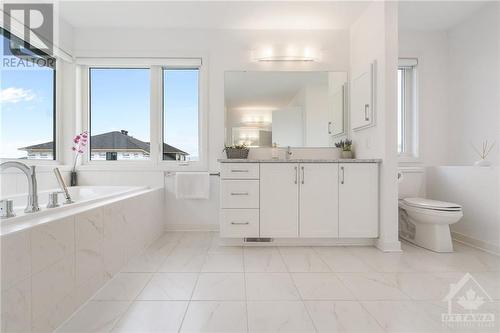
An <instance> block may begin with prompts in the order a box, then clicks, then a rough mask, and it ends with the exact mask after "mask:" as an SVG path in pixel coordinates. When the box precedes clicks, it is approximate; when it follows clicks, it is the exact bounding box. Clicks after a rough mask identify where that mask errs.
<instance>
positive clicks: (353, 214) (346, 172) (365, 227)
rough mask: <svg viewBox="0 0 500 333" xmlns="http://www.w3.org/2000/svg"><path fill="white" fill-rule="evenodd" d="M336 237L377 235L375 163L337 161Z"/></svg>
mask: <svg viewBox="0 0 500 333" xmlns="http://www.w3.org/2000/svg"><path fill="white" fill-rule="evenodd" d="M339 237H341V238H376V237H378V166H377V164H373V163H340V164H339Z"/></svg>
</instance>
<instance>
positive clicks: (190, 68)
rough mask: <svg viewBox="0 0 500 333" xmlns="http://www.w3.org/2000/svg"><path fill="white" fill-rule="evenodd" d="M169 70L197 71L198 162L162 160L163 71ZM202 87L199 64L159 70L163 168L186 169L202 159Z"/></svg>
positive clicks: (163, 136)
mask: <svg viewBox="0 0 500 333" xmlns="http://www.w3.org/2000/svg"><path fill="white" fill-rule="evenodd" d="M169 69H172V70H176V69H177V70H183V69H185V70H194V69H197V70H198V157H199V159H198V161H194V162H193V161H185V160H184V161H182V160H179V161H173V160H172V161H169V160H164V159H163V144H164V143H165V135H164V134H165V129H164V126H165V96H164V94H163V93H164V91H165V86H164V84H165V82H164V76H163V75H164V72H165V70H169ZM201 88H202V86H201V64H200V65H198V66H163V67H162V69H161V118H160V120H161V122H160V124H161V128H160V131H161V139H160V164H162V165H165V166H168V165H172V164H177V166H181V167H186V166H188V167H189V165H190V164H192V165H195V164H198V163H199V162H200V161H202V160H203V157H202V149H201V146H202V144H203V141H202V139H201V133H202V126H201V122H202V119H201V116H202V115H201V98H202V97H201V90H202V89H201ZM179 170H180V169H179Z"/></svg>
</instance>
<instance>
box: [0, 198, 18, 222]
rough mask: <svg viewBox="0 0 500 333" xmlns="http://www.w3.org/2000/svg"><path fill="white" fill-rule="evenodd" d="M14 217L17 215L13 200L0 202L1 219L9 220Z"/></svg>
mask: <svg viewBox="0 0 500 333" xmlns="http://www.w3.org/2000/svg"><path fill="white" fill-rule="evenodd" d="M14 216H16V214H15V213H14V204H13V202H12V200H8V199H4V200H0V218H2V219H8V218H9V217H14Z"/></svg>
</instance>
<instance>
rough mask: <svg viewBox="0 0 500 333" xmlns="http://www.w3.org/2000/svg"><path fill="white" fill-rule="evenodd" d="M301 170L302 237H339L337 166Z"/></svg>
mask: <svg viewBox="0 0 500 333" xmlns="http://www.w3.org/2000/svg"><path fill="white" fill-rule="evenodd" d="M299 170H300V178H299V179H300V200H299V204H300V209H299V212H300V219H299V221H300V223H299V234H300V237H318V238H321V237H338V235H339V232H338V228H339V223H338V221H339V220H338V218H339V216H338V214H339V211H338V199H339V197H338V190H339V187H338V164H333V163H323V164H319V163H318V164H316V163H305V164H301V165H300V167H299Z"/></svg>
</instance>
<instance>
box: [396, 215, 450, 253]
mask: <svg viewBox="0 0 500 333" xmlns="http://www.w3.org/2000/svg"><path fill="white" fill-rule="evenodd" d="M409 220H410V221H408V222H410V223H412V224H413V225H414V227H415V233H414V234H413V235H412V236H413V238H411V237H408V235H405V234H400V236H401V238H403V239H404V240H406V241H408V242H410V243H413V244H415V245H418V246H420V247H423V248H426V249H428V250H431V251H434V252H453V242H452V240H451V232H450V225H449V224H423V223H415V222H413V221H412V220H411V218H410V219H409Z"/></svg>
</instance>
